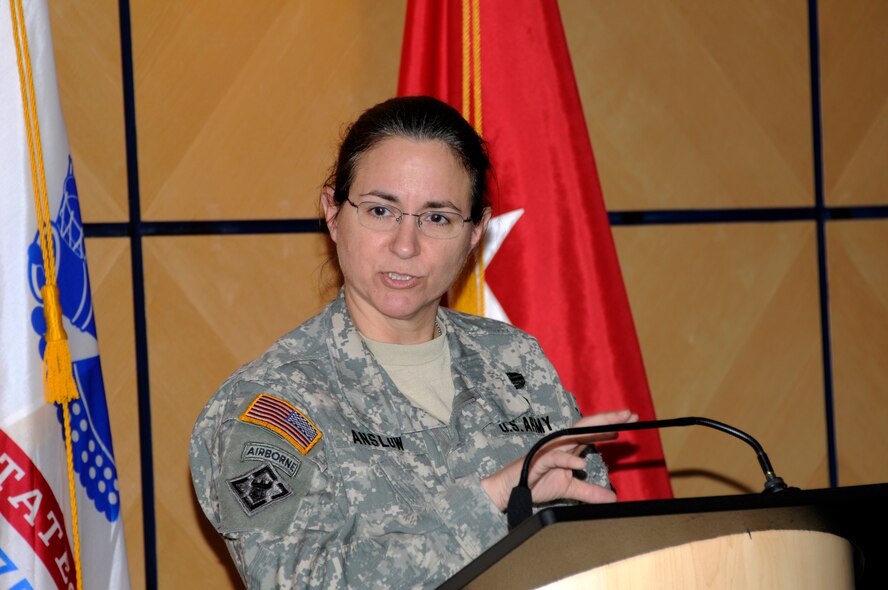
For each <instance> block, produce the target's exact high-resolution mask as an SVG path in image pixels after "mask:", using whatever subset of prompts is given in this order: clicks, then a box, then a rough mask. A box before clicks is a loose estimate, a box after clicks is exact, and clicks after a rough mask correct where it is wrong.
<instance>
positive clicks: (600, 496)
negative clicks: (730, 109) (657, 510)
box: [481, 410, 638, 510]
mask: <svg viewBox="0 0 888 590" xmlns="http://www.w3.org/2000/svg"><path fill="white" fill-rule="evenodd" d="M637 421H638V415H637V414H633V413H632V412H630V411H629V410H619V411H616V412H604V413H601V414H594V415H592V416H586V417H583V418H581V419H580V420H578V421H577V422H576V423H575V424H574V425H573V426H574V427H581V426H603V425H605V424H624V423H628V422H637ZM616 437H617V433H616V432H605V433H601V434H583V435H576V436H566V437H562V438H558V439H555V440H553V441H551V442H550V443H548V444H546V445H545V446H543V447H542V448H541V449H540V450H539V451H538V452H537V453H536V455H535V456H534V458H533V461H532V462H531V464H530V471H529V472H528V478H527V485H528V486H529V487H530V491H531V494H532V497H533V503H534V504H538V503H540V502H549V501H552V500H579V501H580V502H587V503H590V504H601V503H606V502H615V501H616V499H617V496H616V494H614V492H613V491H612V490H609V489H607V488H605V487H602V486H599V485H595V484H592V483H588V482H585V481H583V480H582V479H578V478H576V477H574V470H583V469H585V468H586V460H585V459H584V458H583V457H582V456H581V453H582V451H584V450H585V449H586V447H587V446H589V445H590V444H593V443H596V442H601V441H606V440H613V439H615V438H616ZM523 464H524V457H522V458H520V459H518V460H516V461H513V462H512V463H510V464H508V465H506V466H505V467H503V468H502V469H500V470H499V471H497V472H496V473H494V474H492V475H490V476H488V477H485V478H484V479H482V480H481V486H482V487H483V488H484V491H485V492H487V495H488V496H490V499H491V500H493V503H494V504H495V505H496V506H497V508H499V509H500V510H505V509H506V506H507V504H508V502H509V495H510V494H511V492H512V488H513V487H515V486H516V485H518V480H519V478H520V476H521V467H522V465H523Z"/></svg>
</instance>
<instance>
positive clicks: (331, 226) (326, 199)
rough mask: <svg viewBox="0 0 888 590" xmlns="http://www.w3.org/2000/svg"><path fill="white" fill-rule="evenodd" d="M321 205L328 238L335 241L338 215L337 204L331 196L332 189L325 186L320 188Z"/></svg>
mask: <svg viewBox="0 0 888 590" xmlns="http://www.w3.org/2000/svg"><path fill="white" fill-rule="evenodd" d="M321 207H323V209H324V221H326V222H327V230H328V231H329V232H330V238H331V239H332V240H333V241H334V242H336V230H337V224H336V222H337V217H338V216H339V205H337V204H336V201H335V200H334V198H333V189H332V188H330V187H329V186H325V187H324V188H323V190H321Z"/></svg>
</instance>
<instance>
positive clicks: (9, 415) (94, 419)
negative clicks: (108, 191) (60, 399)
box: [0, 0, 130, 590]
mask: <svg viewBox="0 0 888 590" xmlns="http://www.w3.org/2000/svg"><path fill="white" fill-rule="evenodd" d="M25 38H26V41H27V49H28V51H27V52H24V51H23V50H22V42H23V40H25ZM23 58H24V60H26V61H27V62H28V63H27V65H28V66H29V67H30V68H31V71H32V76H31V79H32V81H33V82H32V85H33V86H32V87H33V100H31V99H30V98H29V97H28V96H27V95H23V90H22V89H23V85H22V79H23V77H22V76H21V73H20V72H21V67H20V66H21V63H22V61H23ZM25 78H26V77H25ZM29 109H32V110H31V111H29ZM30 112H33V113H35V114H36V120H30V123H29V118H28V117H29V116H30V115H29V113H30ZM37 123H39V135H40V143H39V145H40V147H41V148H42V149H41V150H40V151H42V159H43V167H44V170H45V187H46V196H47V204H48V209H47V212H48V214H49V217H50V219H51V224H50V225H51V231H52V238H53V240H52V244H53V246H52V250H53V252H52V254H53V258H54V261H55V277H56V281H55V282H56V283H57V284H58V288H59V293H60V302H61V311H62V319H63V325H64V328H65V332H66V333H67V336H68V342H69V344H70V349H71V361H72V367H71V368H72V373H73V377H74V382H75V384H76V386H77V391H78V394H79V399H76V400H74V401H72V402H71V403H70V405H69V410H70V416H71V446H72V450H73V457H72V458H73V468H74V473H75V479H74V481H75V486H74V487H75V494H76V499H77V502H76V506H77V520H78V521H79V527H78V528H79V537H76V536H75V533H74V529H73V524H72V516H73V514H72V512H73V509H72V502H71V498H70V494H69V487H68V475H67V455H66V451H65V429H64V427H63V420H62V407H61V406H60V405H58V404H48V403H46V401H45V397H44V387H43V366H42V361H43V354H44V351H45V349H46V328H47V327H46V320H45V319H44V314H43V307H44V301H43V296H42V292H41V289H42V288H43V286H44V285H45V284H46V282H47V273H46V267H45V266H44V252H43V251H42V247H41V244H42V241H41V239H40V236H39V233H38V221H37V214H36V212H35V195H34V193H35V189H34V182H33V180H32V179H33V173H32V170H33V168H32V162H33V158H32V156H33V154H34V153H35V149H34V147H35V142H36V141H37V138H36V137H34V136H33V130H34V129H35V128H36V124H37ZM29 130H31V133H30V134H29ZM29 135H31V136H32V137H30V138H29ZM0 191H2V193H3V194H2V195H0V589H5V588H15V589H16V590H28V589H36V588H41V589H42V588H59V589H68V588H75V581H76V578H75V564H74V561H75V559H76V558H75V555H78V554H79V556H80V563H81V566H82V586H83V588H103V589H104V588H109V589H123V590H126V589H128V588H129V586H130V584H129V573H128V566H127V559H126V547H125V542H124V534H123V523H122V518H121V515H122V510H121V507H122V504H121V500H122V499H121V494H120V484H119V480H118V471H117V464H116V462H115V458H114V448H113V445H112V441H111V425H110V421H109V416H108V406H107V403H106V398H105V388H104V384H103V380H102V369H101V363H100V360H99V350H98V339H97V331H96V317H95V313H94V309H93V304H92V294H91V291H90V282H89V273H88V268H87V258H86V248H85V240H84V231H83V221H82V219H81V214H80V196H79V194H78V191H77V184H76V182H75V177H74V166H73V162H72V159H71V154H70V152H69V148H68V138H67V134H66V130H65V125H64V120H63V117H62V112H61V108H60V102H59V95H58V87H57V84H56V77H55V64H54V60H53V49H52V41H51V31H50V26H49V14H48V10H47V4H46V0H13V1H12V2H9V3H4V4H3V5H2V6H0ZM50 267H51V265H50ZM78 541H79V543H78Z"/></svg>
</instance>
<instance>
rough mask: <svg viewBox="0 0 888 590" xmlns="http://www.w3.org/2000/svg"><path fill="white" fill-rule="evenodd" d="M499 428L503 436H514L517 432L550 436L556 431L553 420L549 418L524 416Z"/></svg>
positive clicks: (502, 424) (500, 425)
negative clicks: (549, 434)
mask: <svg viewBox="0 0 888 590" xmlns="http://www.w3.org/2000/svg"><path fill="white" fill-rule="evenodd" d="M497 426H499V430H500V432H502V433H503V434H512V433H516V432H517V433H524V432H531V433H534V434H548V433H550V432H552V431H553V430H555V428H554V426H553V425H552V420H551V418H550V417H549V416H522V417H520V418H515V419H514V420H509V421H507V422H500V423H499V424H498V425H497Z"/></svg>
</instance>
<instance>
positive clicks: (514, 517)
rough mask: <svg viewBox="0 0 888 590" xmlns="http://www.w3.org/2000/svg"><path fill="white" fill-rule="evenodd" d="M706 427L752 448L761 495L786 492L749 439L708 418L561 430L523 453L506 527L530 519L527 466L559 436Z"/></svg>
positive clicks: (731, 427) (729, 427)
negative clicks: (762, 481) (759, 471)
mask: <svg viewBox="0 0 888 590" xmlns="http://www.w3.org/2000/svg"><path fill="white" fill-rule="evenodd" d="M695 425H696V426H706V427H708V428H713V429H715V430H720V431H722V432H726V433H728V434H730V435H732V436H734V437H736V438H739V439H740V440H742V441H743V442H745V443H746V444H748V445H749V446H751V447H752V449H753V450H754V451H755V454H756V456H757V457H758V461H759V465H760V466H761V468H762V472H764V474H765V489H764V491H765V492H780V491H783V490H785V489H787V485H786V483H784V481H783V479H782V478H780V477H778V476H777V474H775V473H774V468H773V467H772V466H771V461H770V460H769V459H768V455H767V453H765V450H764V449H763V448H762V445H761V444H759V442H758V441H757V440H756V439H755V438H753V437H752V436H751V435H749V434H747V433H745V432H743V431H742V430H740V429H739V428H734V427H733V426H730V425H728V424H725V423H724V422H719V421H718V420H710V419H709V418H699V417H695V416H689V417H687V418H672V419H669V420H648V421H644V422H630V423H624V424H605V425H603V426H580V427H575V428H565V429H564V430H558V431H555V432H552V433H550V434H547V435H546V436H544V437H543V438H541V439H540V440H538V441H537V442H536V444H534V445H533V446H532V447H531V448H530V450H529V451H528V452H527V455H525V457H524V464H523V465H522V466H521V477H520V478H519V480H518V485H517V486H515V487H514V488H513V489H512V496H510V498H509V506H508V508H507V510H506V512H507V514H508V518H509V527H510V528H511V527H514V526H516V525H517V524H518V523H520V522H521V521H523V520H525V519H526V518H528V517H530V515H531V513H532V506H531V493H530V488H529V486H528V485H527V480H528V477H529V473H530V463H531V461H532V460H533V457H534V456H535V455H536V453H537V452H538V451H539V450H540V448H542V447H543V446H544V445H545V444H546V443H548V442H550V441H552V440H554V439H556V438H559V437H562V436H576V435H580V434H599V433H603V432H623V431H629V430H647V429H650V428H671V427H673V426H695Z"/></svg>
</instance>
